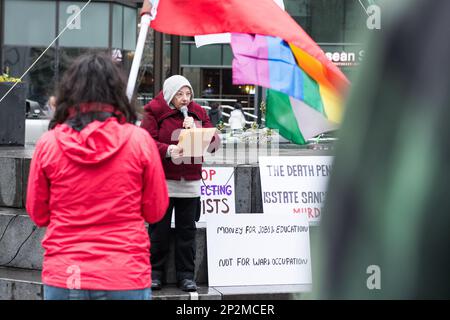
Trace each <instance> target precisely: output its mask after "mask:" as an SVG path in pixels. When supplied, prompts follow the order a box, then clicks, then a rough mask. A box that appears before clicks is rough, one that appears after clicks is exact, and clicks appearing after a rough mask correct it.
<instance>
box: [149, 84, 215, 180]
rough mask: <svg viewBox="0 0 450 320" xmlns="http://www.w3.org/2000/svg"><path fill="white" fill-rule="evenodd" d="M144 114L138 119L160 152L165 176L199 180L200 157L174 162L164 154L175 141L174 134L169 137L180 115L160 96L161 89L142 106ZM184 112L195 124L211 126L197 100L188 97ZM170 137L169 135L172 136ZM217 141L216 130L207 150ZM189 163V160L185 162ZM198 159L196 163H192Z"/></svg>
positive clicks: (211, 148)
mask: <svg viewBox="0 0 450 320" xmlns="http://www.w3.org/2000/svg"><path fill="white" fill-rule="evenodd" d="M144 110H145V115H144V119H143V120H142V123H141V127H142V128H144V129H146V130H147V131H148V132H149V133H150V135H151V136H152V137H153V139H155V142H156V145H157V147H158V150H159V154H160V156H161V160H162V163H163V167H164V172H165V174H166V179H169V180H181V178H183V179H185V180H200V179H201V172H202V165H201V161H199V160H202V159H194V158H191V159H190V161H189V162H188V164H186V163H182V164H174V163H173V162H172V159H171V158H167V157H166V154H167V148H168V147H169V145H171V144H175V145H176V144H177V143H178V136H179V132H178V134H175V135H174V137H172V132H174V131H175V130H177V129H182V128H183V121H184V117H183V114H182V113H181V112H180V111H179V110H177V109H171V108H170V107H169V105H168V104H167V102H166V101H165V100H164V96H163V94H162V92H160V93H159V94H158V95H157V96H156V98H154V99H153V100H152V101H150V103H148V104H147V105H146V106H145V107H144ZM188 115H189V116H190V117H193V118H194V121H195V123H196V126H197V128H198V127H203V128H212V127H213V126H212V124H211V121H210V120H209V118H208V115H207V114H206V111H205V110H204V109H203V108H202V107H201V106H200V105H199V104H197V103H195V102H194V101H192V102H191V103H189V105H188ZM172 138H173V139H172ZM219 144H220V139H219V136H218V135H217V134H216V135H215V136H214V138H213V139H212V140H211V145H210V146H209V148H208V152H214V151H215V150H217V148H218V146H219ZM189 163H190V164H189ZM194 163H200V164H194Z"/></svg>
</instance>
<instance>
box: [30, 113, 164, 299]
mask: <svg viewBox="0 0 450 320" xmlns="http://www.w3.org/2000/svg"><path fill="white" fill-rule="evenodd" d="M157 154H158V149H157V148H156V145H155V143H154V141H153V139H152V138H151V137H150V136H149V134H148V133H147V132H145V130H142V129H141V128H139V127H136V126H134V125H132V124H129V123H125V124H119V123H118V122H117V120H116V119H115V118H109V119H107V120H106V121H104V122H100V121H94V122H91V123H90V124H88V125H87V126H86V127H85V128H84V129H83V130H82V131H81V132H78V131H75V130H73V129H72V128H70V127H69V126H67V125H66V124H63V125H58V126H57V127H56V128H55V129H54V130H51V131H49V132H47V133H45V134H44V135H43V136H42V138H41V139H40V140H39V141H38V143H37V145H36V149H35V152H34V155H33V158H32V160H31V165H30V174H29V179H28V191H27V192H28V194H27V202H26V208H27V211H28V213H29V215H30V217H31V219H32V220H33V221H34V222H35V223H36V224H37V225H38V226H40V227H44V226H47V230H46V233H45V237H44V239H43V241H42V246H43V247H44V249H45V254H44V262H43V270H42V281H43V283H44V284H46V285H51V286H56V287H63V288H70V289H73V288H79V289H91V290H135V289H143V288H149V287H150V285H151V268H150V259H149V248H150V241H149V237H148V234H147V230H146V227H145V223H144V222H145V221H147V222H149V223H155V222H157V221H159V220H160V219H162V217H163V215H164V213H165V211H166V209H167V206H168V196H167V187H166V183H165V177H164V172H163V170H162V166H161V160H160V158H159V156H158V155H157Z"/></svg>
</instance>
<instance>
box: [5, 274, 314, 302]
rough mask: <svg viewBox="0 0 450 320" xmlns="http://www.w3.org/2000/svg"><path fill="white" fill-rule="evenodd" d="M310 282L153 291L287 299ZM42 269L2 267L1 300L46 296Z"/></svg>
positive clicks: (159, 296)
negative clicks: (42, 280)
mask: <svg viewBox="0 0 450 320" xmlns="http://www.w3.org/2000/svg"><path fill="white" fill-rule="evenodd" d="M310 290H311V287H310V286H307V285H306V286H303V285H279V286H275V285H273V286H246V287H244V286H240V287H208V286H207V285H202V284H200V285H199V286H198V290H197V292H190V293H187V292H184V291H181V290H180V289H178V288H177V287H176V286H175V285H167V286H164V287H163V289H162V290H158V291H153V293H152V295H153V300H287V299H294V298H295V299H299V298H300V297H301V295H302V293H307V292H308V291H310ZM43 292H44V291H43V285H42V282H41V272H40V271H38V270H27V269H19V268H11V267H8V268H4V267H0V300H42V299H43V297H44V295H43Z"/></svg>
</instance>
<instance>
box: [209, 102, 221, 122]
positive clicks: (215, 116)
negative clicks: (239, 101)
mask: <svg viewBox="0 0 450 320" xmlns="http://www.w3.org/2000/svg"><path fill="white" fill-rule="evenodd" d="M208 116H209V120H211V124H212V125H213V127H215V126H217V123H219V121H220V120H222V109H221V108H220V105H219V104H218V103H217V102H213V103H212V104H211V109H210V110H209V112H208Z"/></svg>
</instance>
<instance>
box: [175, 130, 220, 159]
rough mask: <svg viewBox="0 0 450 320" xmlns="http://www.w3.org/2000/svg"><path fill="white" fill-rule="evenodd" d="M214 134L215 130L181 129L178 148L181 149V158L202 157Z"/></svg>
mask: <svg viewBox="0 0 450 320" xmlns="http://www.w3.org/2000/svg"><path fill="white" fill-rule="evenodd" d="M215 133H216V128H192V129H183V130H181V132H180V136H179V138H178V146H179V147H181V148H183V157H202V156H203V155H204V154H205V152H206V149H207V148H208V146H209V145H210V143H211V139H212V138H213V136H214V134H215Z"/></svg>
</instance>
